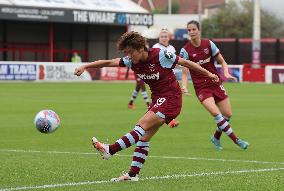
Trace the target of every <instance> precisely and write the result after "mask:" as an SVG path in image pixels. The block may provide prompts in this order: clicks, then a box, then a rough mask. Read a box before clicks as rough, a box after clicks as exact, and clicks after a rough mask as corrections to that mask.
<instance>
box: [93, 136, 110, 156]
mask: <svg viewBox="0 0 284 191" xmlns="http://www.w3.org/2000/svg"><path fill="white" fill-rule="evenodd" d="M92 143H93V146H94V147H95V149H97V150H98V151H99V153H100V155H101V156H102V157H103V159H104V160H108V159H109V158H110V157H111V154H110V153H109V145H107V144H104V143H101V142H99V141H98V140H97V138H96V137H93V138H92Z"/></svg>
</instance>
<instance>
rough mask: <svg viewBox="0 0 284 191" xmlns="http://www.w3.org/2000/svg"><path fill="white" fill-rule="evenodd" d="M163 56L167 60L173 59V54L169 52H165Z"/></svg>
mask: <svg viewBox="0 0 284 191" xmlns="http://www.w3.org/2000/svg"><path fill="white" fill-rule="evenodd" d="M164 54H165V57H166V58H167V59H172V58H173V57H174V56H173V53H171V52H170V51H165V52H164Z"/></svg>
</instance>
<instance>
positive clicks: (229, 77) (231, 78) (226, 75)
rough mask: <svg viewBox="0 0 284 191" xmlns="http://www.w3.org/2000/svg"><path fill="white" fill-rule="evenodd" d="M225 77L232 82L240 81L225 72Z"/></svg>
mask: <svg viewBox="0 0 284 191" xmlns="http://www.w3.org/2000/svg"><path fill="white" fill-rule="evenodd" d="M224 76H225V77H226V78H227V79H228V80H232V81H235V82H237V81H238V79H237V78H236V77H234V76H232V75H231V74H230V73H229V72H225V73H224Z"/></svg>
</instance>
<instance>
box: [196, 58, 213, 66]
mask: <svg viewBox="0 0 284 191" xmlns="http://www.w3.org/2000/svg"><path fill="white" fill-rule="evenodd" d="M210 59H211V56H210V57H208V58H206V59H205V60H199V61H198V62H197V64H199V65H202V64H206V63H209V62H210Z"/></svg>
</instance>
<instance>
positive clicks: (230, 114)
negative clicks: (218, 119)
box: [222, 112, 232, 119]
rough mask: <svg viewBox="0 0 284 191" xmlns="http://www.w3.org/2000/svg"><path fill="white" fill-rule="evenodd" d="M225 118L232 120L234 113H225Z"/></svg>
mask: <svg viewBox="0 0 284 191" xmlns="http://www.w3.org/2000/svg"><path fill="white" fill-rule="evenodd" d="M222 115H223V116H224V117H226V118H229V119H230V118H231V117H232V112H227V113H224V114H222Z"/></svg>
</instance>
